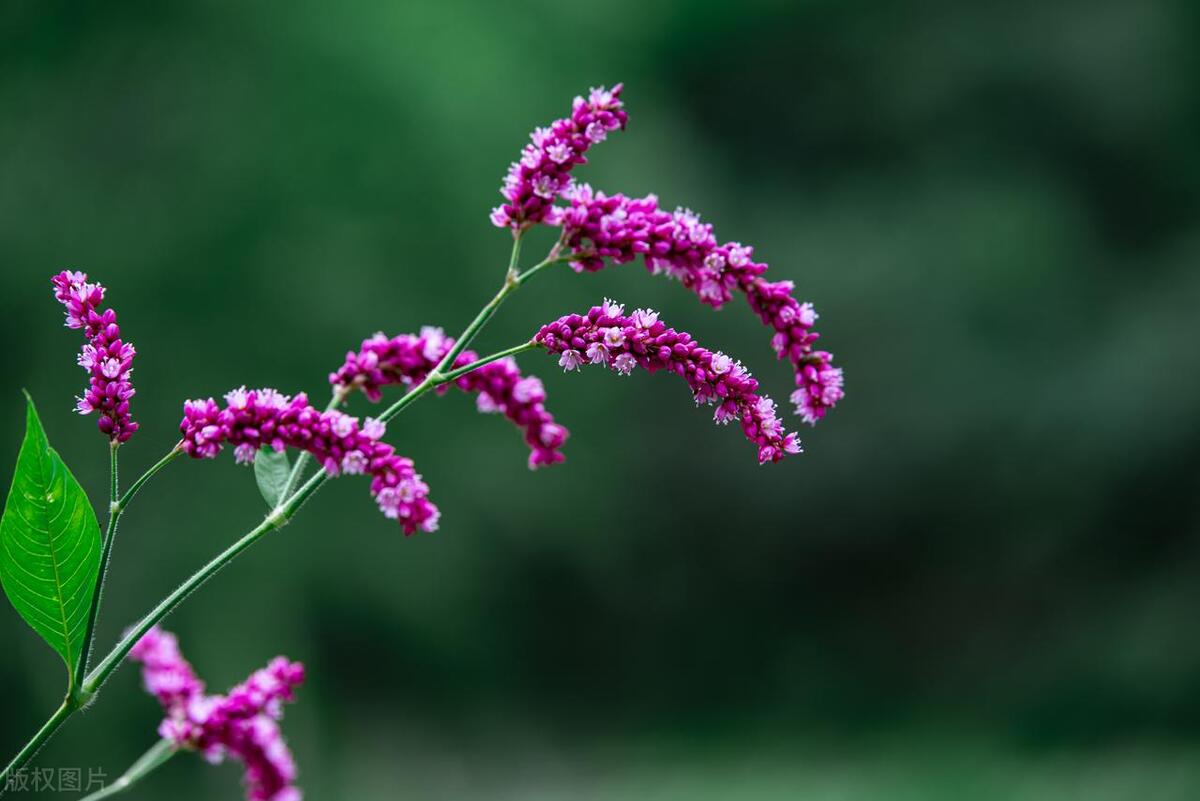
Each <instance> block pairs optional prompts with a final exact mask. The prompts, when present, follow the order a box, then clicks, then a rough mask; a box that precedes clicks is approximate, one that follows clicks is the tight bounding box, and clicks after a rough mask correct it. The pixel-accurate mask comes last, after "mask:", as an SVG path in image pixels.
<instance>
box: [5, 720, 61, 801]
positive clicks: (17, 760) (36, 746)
mask: <svg viewBox="0 0 1200 801" xmlns="http://www.w3.org/2000/svg"><path fill="white" fill-rule="evenodd" d="M75 709H76V707H75V705H74V704H73V703H72V701H71V699H70V698H69V697H68V698H67V699H66V700H64V701H63V702H62V706H60V707H59V708H58V711H57V712H55V713H54V714H53V715H51V716H50V719H49V720H47V721H46V722H45V724H43V725H42V728H40V729H38V733H37V734H35V735H33V739H31V740H30V741H29V742H27V743H25V747H24V748H22V749H21V752H20V753H19V754H17V755H16V756H15V757H13V761H12V762H9V763H8V767H6V768H5V769H4V772H3V773H0V795H4V791H5V790H6V789H8V787H9V782H8V777H9V776H11V775H13V774H14V773H16V772H17V771H18V770H20V769H21V768H23V767H24V766H25V763H27V762H28V761H29V760H31V759H33V755H34V754H36V753H37V752H38V751H39V750H41V747H42V746H43V745H45V744H46V741H47V740H49V739H50V738H51V737H53V736H54V733H55V732H56V731H58V729H59V727H60V726H62V725H63V723H65V722H66V720H67V718H69V717H70V716H71V713H72V712H74V711H75Z"/></svg>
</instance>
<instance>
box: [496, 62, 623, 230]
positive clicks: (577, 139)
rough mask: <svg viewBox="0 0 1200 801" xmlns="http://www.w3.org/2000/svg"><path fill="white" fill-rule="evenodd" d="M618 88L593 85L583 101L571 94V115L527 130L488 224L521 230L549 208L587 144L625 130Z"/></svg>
mask: <svg viewBox="0 0 1200 801" xmlns="http://www.w3.org/2000/svg"><path fill="white" fill-rule="evenodd" d="M621 89H622V85H621V84H617V85H616V86H614V87H613V88H612V89H611V90H609V89H605V88H603V87H601V88H599V89H592V90H591V92H590V93H589V94H588V97H587V99H586V100H585V99H584V98H582V97H576V98H575V101H574V103H573V104H572V107H571V116H570V117H567V118H565V119H561V120H555V121H554V122H553V123H551V124H550V127H549V128H538V129H537V130H535V131H534V132H533V134H531V135H530V144H528V145H526V146H525V148H524V149H523V150H522V151H521V157H520V158H519V159H518V160H517V161H515V162H513V164H512V166H511V167H509V170H508V174H507V175H506V176H505V177H504V185H503V187H502V188H501V189H500V194H501V195H502V196H503V197H504V203H503V204H501V205H500V206H497V207H496V208H495V209H493V210H492V213H491V220H492V224H493V225H495V226H497V227H499V228H512V229H514V230H520V229H522V228H527V227H528V226H530V225H533V224H535V223H539V222H542V221H543V220H545V219H546V218H547V217H548V216H549V215H551V214H552V213H553V209H554V207H553V205H552V204H553V202H554V199H555V198H556V197H558V196H559V195H560V194H562V193H563V192H565V191H566V190H567V189H568V188H569V187H570V186H571V176H570V172H571V169H572V168H573V167H575V165H577V164H584V163H586V162H587V158H586V157H585V156H584V154H585V153H586V152H587V151H588V150H589V149H590V148H591V146H592V145H594V144H596V143H598V142H602V141H604V139H605V138H606V137H607V136H608V134H609V133H610V132H612V131H615V130H617V129H618V128H620V129H624V127H625V123H626V122H627V121H628V119H629V117H628V115H627V114H626V113H625V110H624V106H623V104H622V102H621Z"/></svg>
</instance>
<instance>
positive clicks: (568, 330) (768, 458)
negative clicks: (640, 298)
mask: <svg viewBox="0 0 1200 801" xmlns="http://www.w3.org/2000/svg"><path fill="white" fill-rule="evenodd" d="M533 341H534V343H535V344H537V345H539V346H541V347H543V348H545V349H546V351H547V352H549V353H552V354H556V355H558V357H559V360H558V363H559V365H560V366H561V367H562V368H563V369H565V370H568V371H570V370H574V369H577V368H578V367H580V366H581V365H584V364H599V365H603V366H606V367H609V368H610V369H612V370H615V371H616V372H618V373H620V374H622V375H628V374H629V373H630V372H631V371H632V370H633V368H634V367H641V368H643V369H645V370H646V371H648V372H651V373H654V372H657V371H659V370H668V371H670V372H672V373H675V374H676V375H678V376H680V377H682V378H683V379H684V380H685V381H687V384H688V386H689V387H690V388H691V390H692V395H693V396H694V397H695V399H696V403H697V404H700V403H704V404H710V405H712V404H715V405H716V412H715V414H714V415H713V419H714V420H715V421H716V422H718V423H728V422H730V421H732V420H737V421H738V422H740V423H741V426H742V431H743V433H745V435H746V438H747V439H749V440H750V441H751V442H753V443H754V444H755V445H756V446H757V448H758V460H759V462H760V463H766V462H777V461H779V460H780V459H782V458H783V457H784V455H786V454H789V453H799V452H800V441H799V440H798V439H797V437H796V435H795V434H794V433H788V432H785V431H784V429H783V422H782V421H781V420H780V419H779V418H778V417H777V416H776V413H775V403H774V401H772V400H771V399H770V398H768V397H766V396H765V395H758V394H757V390H758V382H757V381H755V380H754V378H752V377H751V376H750V374H749V373H748V372H746V369H745V368H744V367H742V364H741V362H737V361H734V360H733V359H732V358H730V357H729V356H726V355H725V354H723V353H721V352H719V351H717V352H714V351H710V350H707V349H705V348H702V347H701V346H700V345H699V344H698V343H697V342H696V340H694V339H692V338H691V336H689V335H688V334H686V333H683V332H680V331H676V330H675V329H673V328H668V327H667V326H666V325H665V324H664V323H663V322H662V321H660V320H659V319H658V314H657V313H656V312H653V311H650V310H648V309H638V310H637V311H635V312H633V313H632V314H630V315H626V314H625V313H624V307H623V306H621V305H620V304H617V303H613V302H612V301H609V300H606V301H605V302H604V304H603V305H601V306H593V307H592V308H591V309H590V310H589V311H588V313H587V314H586V315H580V314H569V315H567V316H565V317H561V318H559V319H558V320H556V321H554V322H552V323H548V324H547V325H544V326H542V328H541V330H539V331H538V333H537V335H536V336H534V338H533Z"/></svg>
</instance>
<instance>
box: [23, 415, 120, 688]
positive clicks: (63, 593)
mask: <svg viewBox="0 0 1200 801" xmlns="http://www.w3.org/2000/svg"><path fill="white" fill-rule="evenodd" d="M99 571H100V524H99V522H97V520H96V513H95V512H94V511H93V510H92V505H91V503H89V502H88V498H87V495H86V494H84V491H83V488H82V487H80V486H79V482H78V481H76V480H75V477H74V476H73V475H71V471H70V470H68V469H67V466H66V464H64V463H63V460H62V458H61V457H60V456H59V455H58V453H57V452H55V450H54V449H53V448H51V447H50V444H49V443H48V442H47V441H46V432H45V431H43V430H42V423H41V421H40V420H38V416H37V410H36V409H34V408H33V400H32V399H29V401H28V404H27V406H26V416H25V441H24V442H22V443H21V452H20V453H19V454H18V455H17V467H16V470H15V471H14V472H13V481H12V488H11V489H10V490H9V491H8V501H7V502H6V503H5V505H4V517H3V519H0V583H2V584H3V585H4V592H5V593H6V594H7V595H8V599H9V600H10V601H11V602H12V605H13V606H14V607H15V608H16V610H17V612H19V613H20V615H21V617H23V618H25V622H26V623H28V624H29V625H30V626H32V627H33V629H34V631H36V632H37V633H38V634H40V635H42V638H43V639H45V640H46V642H48V643H50V646H51V647H52V648H53V649H54V650H55V651H58V653H59V654H60V655H61V656H62V658H63V660H64V661H65V662H66V663H67V673H68V675H70V678H71V681H72V682H74V680H75V676H74V675H73V672H74V670H75V665H76V664H77V663H78V661H79V650H80V648H82V647H83V634H84V629H85V628H86V627H87V620H88V612H89V610H90V607H91V603H92V590H93V589H94V587H95V585H96V577H97V575H98V573H99Z"/></svg>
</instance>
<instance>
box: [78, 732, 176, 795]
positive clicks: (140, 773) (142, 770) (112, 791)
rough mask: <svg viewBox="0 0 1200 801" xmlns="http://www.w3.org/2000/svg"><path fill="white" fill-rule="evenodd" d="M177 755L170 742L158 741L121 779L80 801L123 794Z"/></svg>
mask: <svg viewBox="0 0 1200 801" xmlns="http://www.w3.org/2000/svg"><path fill="white" fill-rule="evenodd" d="M178 753H179V749H178V748H176V747H175V744H174V743H172V742H171V741H170V740H159V741H158V742H157V743H155V744H154V745H153V746H151V748H150V750H149V751H147V752H146V753H144V754H142V755H141V756H140V757H138V759H137V761H136V762H134V763H133V764H132V765H130V766H129V770H127V771H125V772H124V773H122V774H121V778H119V779H117V780H116V781H115V782H113V783H112V784H110V785H108V786H106V787H104V788H103V789H100V790H97V791H96V792H94V793H92V794H91V795H89V796H87V797H85V798H82V799H80V801H100V799H101V798H108V797H109V796H110V795H116V794H117V793H123V792H125V791H126V790H128V789H129V788H130V787H132V786H133V785H135V784H137V783H138V782H139V781H141V780H142V779H144V778H146V776H148V775H150V773H152V772H153V771H154V770H156V769H157V768H158V767H160V766H161V765H163V764H164V763H165V762H166V761H167V760H168V759H170V758H171V757H173V756H175V755H176V754H178Z"/></svg>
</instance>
